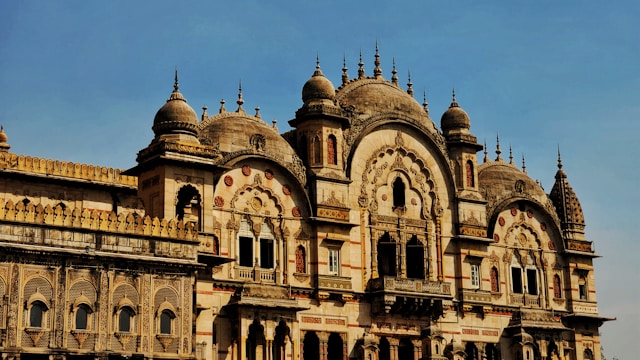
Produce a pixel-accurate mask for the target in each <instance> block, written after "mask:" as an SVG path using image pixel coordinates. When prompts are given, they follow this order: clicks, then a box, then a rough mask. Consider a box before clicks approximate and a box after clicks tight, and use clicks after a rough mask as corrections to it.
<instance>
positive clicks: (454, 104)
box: [449, 86, 460, 108]
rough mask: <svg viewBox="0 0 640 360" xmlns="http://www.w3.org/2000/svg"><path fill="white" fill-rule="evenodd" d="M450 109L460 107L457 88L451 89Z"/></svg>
mask: <svg viewBox="0 0 640 360" xmlns="http://www.w3.org/2000/svg"><path fill="white" fill-rule="evenodd" d="M449 107H450V108H452V107H460V105H458V100H456V88H455V86H454V87H453V88H452V89H451V105H449Z"/></svg>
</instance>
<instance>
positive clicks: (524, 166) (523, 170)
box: [522, 154, 527, 174]
mask: <svg viewBox="0 0 640 360" xmlns="http://www.w3.org/2000/svg"><path fill="white" fill-rule="evenodd" d="M522 172H523V173H525V174H526V173H527V165H526V164H525V163H524V154H522Z"/></svg>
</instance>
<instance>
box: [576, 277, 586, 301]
mask: <svg viewBox="0 0 640 360" xmlns="http://www.w3.org/2000/svg"><path fill="white" fill-rule="evenodd" d="M578 293H580V300H587V284H586V283H584V282H582V281H581V282H580V283H579V284H578Z"/></svg>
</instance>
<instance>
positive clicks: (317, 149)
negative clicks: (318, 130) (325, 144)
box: [311, 135, 322, 165]
mask: <svg viewBox="0 0 640 360" xmlns="http://www.w3.org/2000/svg"><path fill="white" fill-rule="evenodd" d="M311 147H312V149H311V151H313V163H314V164H315V165H317V164H321V163H322V152H321V150H322V149H321V146H320V136H318V135H316V136H314V137H313V142H312V144H311Z"/></svg>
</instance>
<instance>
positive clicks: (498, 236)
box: [493, 234, 500, 242]
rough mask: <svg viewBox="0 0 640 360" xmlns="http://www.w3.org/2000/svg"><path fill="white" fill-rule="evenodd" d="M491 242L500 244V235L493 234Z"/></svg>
mask: <svg viewBox="0 0 640 360" xmlns="http://www.w3.org/2000/svg"><path fill="white" fill-rule="evenodd" d="M493 241H495V242H500V235H498V234H493Z"/></svg>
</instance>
